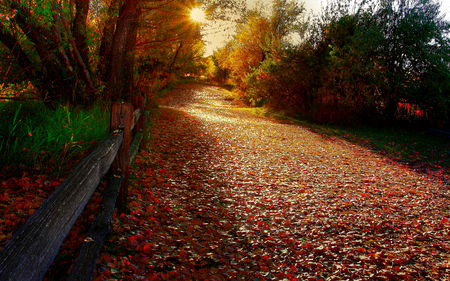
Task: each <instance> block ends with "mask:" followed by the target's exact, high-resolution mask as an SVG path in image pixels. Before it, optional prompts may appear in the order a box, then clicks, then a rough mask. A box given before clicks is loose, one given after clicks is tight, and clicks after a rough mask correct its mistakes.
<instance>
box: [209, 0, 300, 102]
mask: <svg viewBox="0 0 450 281" xmlns="http://www.w3.org/2000/svg"><path fill="white" fill-rule="evenodd" d="M303 11H304V7H303V5H299V4H297V2H295V1H289V0H275V1H274V3H273V5H272V7H271V8H270V13H269V15H265V14H264V8H262V9H259V10H258V9H255V10H252V11H249V12H248V14H247V15H246V17H245V21H243V23H241V24H239V25H238V27H237V32H236V35H235V36H234V37H233V38H232V40H230V41H229V42H228V44H227V45H226V46H225V47H223V48H222V49H220V50H219V51H217V52H216V54H215V56H216V57H217V59H218V60H219V62H220V63H219V64H220V66H221V67H222V68H225V69H228V70H229V71H230V76H231V78H232V80H233V83H234V84H236V86H237V87H238V88H239V90H240V91H242V92H244V93H245V95H246V96H247V98H248V99H249V101H250V102H252V103H258V102H259V101H260V100H261V99H262V97H261V96H259V95H258V94H257V93H254V91H255V90H256V89H253V88H252V87H251V84H252V82H251V81H250V80H252V79H253V78H254V77H256V76H257V72H259V71H258V68H259V67H260V66H261V64H263V63H264V62H266V61H268V60H270V59H273V57H274V55H275V52H278V51H280V50H281V48H282V46H284V45H286V40H285V39H286V37H287V36H288V35H289V34H290V33H292V32H294V31H295V30H296V28H297V27H298V26H299V25H300V21H299V17H300V15H301V14H302V13H303ZM249 77H253V78H249ZM249 79H250V80H249Z"/></svg>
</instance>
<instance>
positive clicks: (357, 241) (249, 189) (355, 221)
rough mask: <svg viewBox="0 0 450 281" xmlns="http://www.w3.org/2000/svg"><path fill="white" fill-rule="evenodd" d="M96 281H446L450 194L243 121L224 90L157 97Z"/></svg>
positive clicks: (386, 164)
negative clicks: (147, 138) (125, 210)
mask: <svg viewBox="0 0 450 281" xmlns="http://www.w3.org/2000/svg"><path fill="white" fill-rule="evenodd" d="M154 118H155V125H154V130H153V133H152V134H153V136H152V138H153V140H152V142H151V143H150V144H149V146H148V149H146V150H144V151H143V152H142V153H141V154H140V155H139V156H138V158H137V159H136V161H135V162H136V164H135V166H134V168H133V171H132V173H133V177H134V179H133V180H132V182H133V183H132V190H131V193H132V194H131V197H130V202H131V203H130V210H131V211H130V214H128V215H125V214H117V216H116V217H115V218H114V226H113V231H112V234H111V235H110V236H109V238H108V239H107V240H108V241H106V243H105V244H104V249H103V250H102V252H103V254H102V255H101V257H100V259H99V261H98V262H99V264H98V270H97V271H96V275H95V277H94V278H96V280H103V279H104V280H107V279H108V280H110V279H122V280H349V279H352V280H369V279H370V280H399V279H401V280H449V279H450V246H449V229H450V221H449V220H450V211H449V195H450V194H449V191H448V186H446V185H445V184H443V183H439V182H436V181H435V180H434V179H433V178H429V177H427V176H426V175H422V174H418V173H416V172H414V171H412V170H409V169H408V168H407V167H404V166H401V165H399V164H396V163H395V162H392V161H390V160H388V159H386V158H383V157H380V156H379V155H376V154H373V153H372V152H370V151H369V150H367V149H364V148H361V147H359V146H356V145H353V144H350V143H347V142H345V141H343V140H339V139H334V140H333V139H325V138H323V137H321V136H320V135H317V134H315V133H313V132H311V131H309V130H307V129H305V128H303V127H300V126H296V125H289V124H280V123H277V122H274V121H271V120H268V119H264V118H260V117H255V116H252V115H247V114H246V113H244V112H242V111H240V110H238V109H237V108H235V107H234V105H233V104H232V102H230V101H229V99H227V97H226V93H225V92H223V91H222V90H220V89H219V88H215V87H208V86H200V85H184V86H180V88H176V89H174V90H173V91H172V92H170V93H169V95H168V96H167V97H166V98H164V99H163V100H161V101H160V108H159V110H158V113H157V115H155V116H154Z"/></svg>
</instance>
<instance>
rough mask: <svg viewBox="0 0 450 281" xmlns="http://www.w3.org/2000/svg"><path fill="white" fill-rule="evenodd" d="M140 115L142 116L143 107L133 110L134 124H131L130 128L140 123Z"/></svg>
mask: <svg viewBox="0 0 450 281" xmlns="http://www.w3.org/2000/svg"><path fill="white" fill-rule="evenodd" d="M139 117H141V109H140V108H136V110H135V111H134V112H133V125H131V129H130V130H133V129H134V127H135V126H136V125H137V124H138V123H139Z"/></svg>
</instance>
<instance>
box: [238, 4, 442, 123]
mask: <svg viewBox="0 0 450 281" xmlns="http://www.w3.org/2000/svg"><path fill="white" fill-rule="evenodd" d="M310 28H311V30H310V32H309V34H310V36H311V37H309V39H308V40H307V41H305V42H303V43H302V45H300V46H298V47H297V49H295V48H292V47H290V49H289V48H286V46H285V47H283V48H281V49H278V51H276V50H277V48H276V44H271V45H269V46H270V48H269V49H270V50H272V53H273V54H274V55H271V56H266V59H265V60H264V61H263V62H261V64H260V65H259V66H257V67H254V68H253V72H252V73H251V74H248V75H247V76H246V77H247V80H246V82H247V85H248V89H247V91H248V92H249V93H250V95H251V98H252V99H253V100H260V99H268V100H271V101H272V102H275V103H276V104H283V105H284V106H285V107H287V108H289V107H290V108H293V109H294V110H296V112H297V113H299V114H302V115H304V116H307V117H309V118H312V119H315V120H320V121H321V122H334V123H342V124H354V123H364V122H367V121H369V122H373V121H372V120H374V119H376V120H377V122H379V123H382V122H389V123H391V122H392V121H394V119H395V118H398V117H399V116H402V112H400V111H401V110H402V108H400V105H405V104H406V105H408V106H409V107H411V108H415V109H416V110H415V111H416V112H418V113H419V115H418V116H417V117H419V118H409V117H408V118H409V120H413V119H416V120H418V119H420V117H421V118H424V117H425V116H438V117H440V118H448V117H449V109H450V108H449V106H450V86H449V83H448V80H449V78H450V68H449V66H450V41H449V37H448V34H449V32H450V24H449V23H448V22H447V21H445V20H444V18H443V17H442V15H441V14H440V12H439V3H437V2H435V1H428V0H397V1H378V0H374V1H351V0H349V1H331V2H330V4H329V6H327V7H326V9H324V12H323V14H322V17H320V18H319V19H317V20H316V22H315V23H314V24H313V25H311V27H310ZM280 50H282V52H280ZM275 53H277V54H276V55H275ZM403 119H405V118H403Z"/></svg>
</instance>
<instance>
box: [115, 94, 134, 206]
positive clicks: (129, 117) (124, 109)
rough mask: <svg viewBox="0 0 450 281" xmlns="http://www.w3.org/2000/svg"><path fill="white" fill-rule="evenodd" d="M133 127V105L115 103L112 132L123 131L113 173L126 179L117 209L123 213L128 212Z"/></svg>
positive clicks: (118, 198)
mask: <svg viewBox="0 0 450 281" xmlns="http://www.w3.org/2000/svg"><path fill="white" fill-rule="evenodd" d="M132 125H133V105H131V104H130V103H120V102H114V103H113V104H112V106H111V122H110V131H114V130H117V129H121V130H123V140H122V145H121V146H120V148H119V151H118V152H117V156H116V158H115V159H114V161H113V163H112V165H111V170H110V171H111V172H113V173H118V174H123V175H124V178H123V181H122V186H121V188H120V192H119V195H118V197H117V202H116V207H117V209H118V210H119V211H121V212H127V199H128V178H129V174H130V145H131V126H132Z"/></svg>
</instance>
